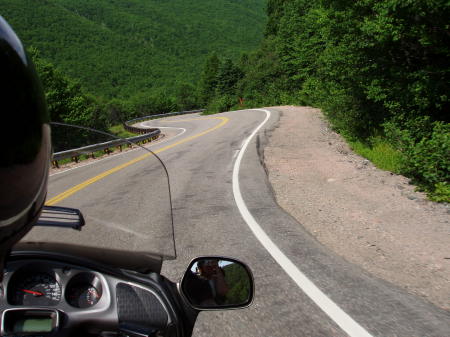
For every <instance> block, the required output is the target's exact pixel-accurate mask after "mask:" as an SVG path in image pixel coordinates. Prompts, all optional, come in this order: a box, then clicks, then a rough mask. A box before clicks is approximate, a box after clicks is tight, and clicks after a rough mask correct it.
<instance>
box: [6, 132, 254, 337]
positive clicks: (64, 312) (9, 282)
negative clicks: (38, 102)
mask: <svg viewBox="0 0 450 337" xmlns="http://www.w3.org/2000/svg"><path fill="white" fill-rule="evenodd" d="M146 137H147V138H146ZM155 137H156V136H155V135H154V134H147V135H142V136H137V137H134V138H132V139H127V140H123V139H118V138H116V137H114V136H112V135H109V134H107V133H104V132H100V131H95V130H92V129H87V128H82V127H75V126H69V125H64V124H53V125H52V139H53V149H54V163H53V165H54V168H53V169H51V172H50V177H49V186H48V196H47V201H46V206H45V207H44V209H43V211H42V214H41V217H40V219H39V221H38V223H37V224H36V225H35V226H34V227H33V228H32V229H31V231H30V232H29V233H28V234H27V235H26V236H25V237H24V238H23V239H22V240H21V241H20V242H19V243H18V244H16V245H15V247H14V248H13V250H12V251H11V253H10V255H9V257H8V259H7V261H6V264H5V269H4V275H3V281H2V282H1V284H0V314H1V317H2V321H1V327H0V328H1V331H0V332H1V335H2V336H80V335H82V336H105V337H106V336H191V335H192V331H193V327H194V324H195V321H196V319H197V316H198V314H199V313H200V312H201V311H204V310H227V309H238V308H246V307H248V306H249V305H251V303H252V300H253V296H254V282H253V277H252V273H251V271H250V269H249V268H248V266H247V265H245V264H244V263H242V262H241V261H239V260H237V259H234V258H229V257H223V256H201V257H196V258H194V259H193V260H192V261H191V263H190V264H189V265H188V267H187V269H186V271H185V273H184V275H183V276H182V277H181V279H180V281H179V282H172V281H170V280H169V279H168V278H166V277H164V276H163V275H161V270H162V265H163V262H164V261H167V260H173V259H176V257H177V254H176V247H175V235H174V232H175V231H174V225H173V215H172V204H171V194H170V193H171V192H170V182H169V176H168V173H167V169H166V167H165V165H164V164H163V162H162V161H161V159H160V158H159V157H158V155H157V153H156V152H157V151H155V152H152V151H151V150H149V148H148V146H147V145H148V143H147V142H149V141H151V142H150V144H152V141H154V138H155ZM133 141H140V142H143V143H145V144H141V145H137V144H136V143H133ZM93 144H94V145H93ZM113 149H114V151H113ZM74 162H75V163H74Z"/></svg>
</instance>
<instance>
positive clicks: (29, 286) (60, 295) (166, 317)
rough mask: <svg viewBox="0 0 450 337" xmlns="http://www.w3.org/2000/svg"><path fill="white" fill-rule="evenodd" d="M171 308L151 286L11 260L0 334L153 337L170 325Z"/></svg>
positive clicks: (44, 262)
mask: <svg viewBox="0 0 450 337" xmlns="http://www.w3.org/2000/svg"><path fill="white" fill-rule="evenodd" d="M169 307H170V304H169V303H168V302H167V299H166V298H165V297H164V296H163V295H162V293H161V291H160V290H159V289H158V285H157V284H155V286H154V287H153V286H151V282H150V283H147V284H145V285H143V284H142V283H140V282H139V283H138V282H131V281H130V279H128V278H126V277H119V276H117V275H111V274H108V273H105V272H102V271H97V270H93V269H90V268H86V267H84V266H80V265H76V264H72V263H65V262H61V261H52V260H48V259H19V260H14V261H10V262H9V263H7V264H6V266H5V269H4V275H3V281H2V283H1V291H0V314H1V317H2V324H1V335H2V336H8V335H14V336H30V335H36V334H38V335H39V336H66V335H67V336H70V335H74V331H75V332H76V333H75V335H77V334H78V335H79V334H80V332H84V333H85V334H92V335H99V334H101V333H103V332H105V331H111V332H112V331H127V332H130V331H139V333H143V335H152V334H153V333H155V332H156V331H165V330H166V329H167V328H168V327H169V326H170V325H171V323H172V318H171V314H170V312H171V311H170V309H169Z"/></svg>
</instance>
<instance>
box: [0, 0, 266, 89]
mask: <svg viewBox="0 0 450 337" xmlns="http://www.w3.org/2000/svg"><path fill="white" fill-rule="evenodd" d="M264 7H265V0H239V1H237V0H215V1H212V0H196V1H195V2H188V1H185V0H169V1H161V0H146V1H145V0H96V1H95V2H94V1H91V0H76V1H74V0H41V1H35V0H0V9H1V12H0V13H1V15H2V16H4V17H5V18H6V19H7V20H8V21H9V22H10V24H11V25H12V26H13V28H14V29H15V30H16V31H17V32H18V34H19V36H20V37H21V38H22V40H23V41H24V43H25V44H26V45H28V46H30V45H32V46H35V47H37V48H38V49H39V50H40V53H41V56H43V57H44V58H47V59H49V60H50V61H52V62H53V63H55V64H56V65H57V66H58V67H59V68H61V69H62V70H63V71H64V72H66V73H67V74H69V75H70V76H72V77H74V78H78V79H80V80H81V82H82V83H83V85H84V86H86V87H87V88H88V90H89V91H92V92H94V93H96V94H100V95H104V96H108V97H114V96H119V97H127V96H129V95H133V94H135V93H136V92H139V91H147V90H148V89H150V88H154V89H155V88H160V87H169V86H171V85H172V84H173V83H175V82H176V81H185V82H193V81H195V80H196V78H197V76H198V74H199V73H200V69H201V67H202V65H203V63H204V61H205V58H206V55H207V54H209V53H210V52H212V51H216V52H217V53H219V54H221V55H225V56H227V57H232V58H236V57H238V56H239V54H240V53H242V52H245V51H249V50H252V49H254V48H256V46H257V45H258V44H259V42H260V40H261V38H262V32H263V29H264V25H265V21H266V18H265V14H264Z"/></svg>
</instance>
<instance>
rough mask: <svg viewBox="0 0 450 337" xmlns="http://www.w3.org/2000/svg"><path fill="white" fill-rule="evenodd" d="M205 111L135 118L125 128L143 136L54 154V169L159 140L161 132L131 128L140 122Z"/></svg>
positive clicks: (151, 129) (124, 124) (125, 124)
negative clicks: (99, 153) (62, 163)
mask: <svg viewBox="0 0 450 337" xmlns="http://www.w3.org/2000/svg"><path fill="white" fill-rule="evenodd" d="M203 111H205V109H201V110H190V111H180V112H169V113H166V114H157V115H150V116H145V117H140V118H135V119H132V120H129V121H127V122H125V123H123V126H124V128H125V129H126V130H127V131H130V132H134V133H140V134H142V135H139V136H135V137H129V138H125V139H114V140H111V141H108V142H103V143H98V144H93V145H88V146H83V147H79V148H76V149H71V150H67V151H60V152H56V153H54V154H53V159H52V163H53V166H54V167H59V164H58V161H59V160H63V159H67V158H71V159H72V161H75V162H78V160H79V157H80V156H81V155H90V156H91V157H92V158H95V156H94V152H97V151H104V152H105V153H106V154H109V153H111V152H112V151H111V148H113V147H119V149H120V151H122V146H124V145H128V146H129V147H131V145H132V143H147V142H151V141H152V140H156V139H158V137H159V135H160V134H161V130H159V129H155V128H138V127H135V126H131V125H130V124H134V123H136V122H139V121H144V120H149V119H155V118H162V117H168V116H176V115H185V114H191V113H197V112H203Z"/></svg>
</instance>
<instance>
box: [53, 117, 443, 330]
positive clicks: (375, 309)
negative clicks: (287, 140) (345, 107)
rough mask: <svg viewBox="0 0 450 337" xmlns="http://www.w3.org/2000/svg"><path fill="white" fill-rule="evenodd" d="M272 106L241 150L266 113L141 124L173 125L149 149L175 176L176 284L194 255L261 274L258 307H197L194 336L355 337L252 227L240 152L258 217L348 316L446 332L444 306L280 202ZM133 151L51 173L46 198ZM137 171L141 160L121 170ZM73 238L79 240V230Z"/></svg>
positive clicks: (380, 326) (387, 326)
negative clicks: (348, 251)
mask: <svg viewBox="0 0 450 337" xmlns="http://www.w3.org/2000/svg"><path fill="white" fill-rule="evenodd" d="M269 110H270V111H271V113H270V118H269V119H268V121H267V123H265V124H264V125H263V126H262V128H261V130H259V132H258V133H257V135H256V136H255V137H254V138H252V139H251V140H250V142H249V143H248V147H247V150H246V151H245V153H242V155H241V156H240V151H241V149H242V146H243V145H244V141H245V140H246V139H247V138H248V137H249V136H250V135H251V134H252V132H253V131H254V130H255V129H256V128H257V127H258V126H259V125H260V124H261V122H263V120H264V119H265V118H266V113H265V112H264V111H261V110H246V111H235V112H228V113H224V114H220V115H216V116H212V117H208V118H205V117H203V116H198V115H187V116H177V117H171V118H168V119H163V120H157V121H150V122H144V124H145V125H151V126H153V127H171V128H174V129H171V130H173V132H168V134H170V137H167V138H166V139H165V140H164V143H160V144H159V143H158V144H154V145H151V148H152V150H154V151H158V150H159V151H160V153H159V156H160V157H161V159H162V160H163V161H164V163H165V164H166V166H167V169H168V172H169V175H170V179H171V190H172V200H173V210H174V223H175V240H176V245H177V252H178V258H177V259H176V260H174V261H168V262H166V263H165V264H164V266H163V274H164V275H166V276H168V277H169V278H171V279H172V280H178V279H180V277H181V275H182V273H183V272H184V270H185V267H186V266H187V265H188V263H189V261H190V260H191V259H192V258H193V257H195V256H198V255H211V254H213V255H227V256H233V257H236V258H238V259H241V260H243V261H246V262H247V263H248V264H249V265H250V267H251V268H252V270H253V272H254V276H255V282H256V298H255V301H254V304H253V306H252V307H250V308H248V309H245V310H236V311H227V312H204V313H201V314H200V315H199V319H198V323H197V325H196V328H195V330H194V336H347V335H352V336H356V335H357V334H352V332H351V331H347V332H345V331H346V330H345V328H344V329H343V328H342V326H340V325H339V322H338V323H336V318H335V317H330V314H329V313H328V314H327V313H325V312H324V310H322V309H321V308H320V307H319V306H318V305H317V304H316V303H315V302H314V301H313V300H312V299H311V298H310V297H309V296H308V295H307V294H305V292H304V291H303V290H301V288H299V286H298V285H297V284H296V282H295V281H294V280H293V279H292V278H290V277H289V276H288V274H286V272H285V270H284V269H283V268H282V267H281V266H280V265H279V264H278V262H277V261H276V260H275V259H274V258H273V256H272V255H271V254H270V253H269V252H268V251H267V250H266V248H264V247H263V246H262V245H261V243H260V242H259V241H258V239H257V238H256V237H255V236H254V234H253V232H252V231H251V229H250V228H249V227H248V224H247V222H246V221H245V219H244V218H243V217H242V215H241V212H240V211H239V209H238V207H237V205H236V201H235V195H234V193H233V179H232V177H233V168H234V167H235V163H236V160H237V158H238V157H239V156H240V157H241V158H240V167H239V183H240V184H239V185H240V192H241V195H242V199H243V201H244V202H245V204H246V207H247V208H248V210H249V212H250V213H251V215H252V216H253V218H254V220H255V221H256V222H257V223H258V225H259V226H261V229H262V230H263V231H264V232H265V233H266V234H267V235H268V237H270V239H271V240H272V241H273V243H274V244H275V245H276V246H277V247H278V248H279V249H280V251H281V252H283V254H285V256H286V257H287V258H289V260H290V261H291V262H292V263H293V264H294V265H295V266H296V268H298V269H299V270H300V271H301V272H302V273H303V274H304V275H305V276H306V277H307V278H308V279H309V280H310V281H311V282H312V283H313V284H314V285H315V286H317V288H318V289H320V291H321V292H323V293H324V294H325V295H326V296H327V298H329V299H330V301H332V302H333V303H335V304H336V305H337V307H338V308H339V309H340V310H342V311H343V312H344V313H346V314H348V316H349V317H351V319H352V320H354V321H355V322H356V323H357V324H358V325H359V326H360V327H361V328H362V329H363V330H361V331H366V332H367V333H368V335H371V336H436V337H437V336H440V337H443V336H444V337H445V336H450V314H449V313H448V312H446V311H443V310H440V309H438V308H436V307H435V306H433V305H432V304H430V303H428V302H426V301H424V300H423V299H421V298H417V297H415V296H412V295H409V294H407V293H406V292H404V291H403V290H402V289H400V288H398V287H395V286H393V285H391V284H389V283H387V282H385V281H382V280H380V279H377V278H374V277H373V276H371V275H370V274H368V273H367V272H365V271H363V270H362V269H360V268H359V267H357V266H354V265H352V264H349V263H348V262H346V261H345V260H343V259H342V258H340V257H338V256H336V255H335V254H333V252H331V251H329V250H328V249H326V248H325V247H323V246H322V245H321V244H320V243H318V242H317V241H316V240H315V239H314V238H313V237H312V236H311V235H309V233H308V232H306V231H305V230H304V228H303V227H302V226H301V224H299V223H298V222H297V221H296V220H295V219H293V218H292V217H291V216H290V215H289V214H287V213H286V212H284V211H283V210H282V209H281V208H280V207H279V206H278V205H277V204H276V202H275V200H274V197H273V194H272V190H271V187H270V184H269V183H268V181H267V177H266V174H265V171H264V166H263V165H262V148H263V146H264V144H265V142H266V140H267V137H266V134H267V133H268V132H270V130H271V129H273V128H274V127H275V126H276V124H277V121H278V119H279V112H278V111H277V110H275V109H269ZM215 117H220V118H221V119H217V118H215ZM225 120H226V122H225ZM219 124H220V127H218V125H219ZM175 128H178V129H175ZM177 130H178V131H177ZM182 130H185V131H182ZM163 131H164V129H163ZM167 131H169V129H167ZM163 149H164V150H163ZM161 150H163V151H161ZM132 156H133V155H132V154H124V155H121V156H116V157H111V158H110V159H108V160H104V161H99V162H98V163H94V164H92V165H89V166H86V167H82V168H79V169H74V170H71V171H68V172H65V173H62V174H58V175H55V176H52V177H51V178H50V185H49V197H50V198H52V197H54V196H56V195H58V194H59V193H61V192H63V191H64V190H66V189H68V188H70V187H71V186H69V185H68V184H67V183H65V182H64V181H66V180H67V179H62V178H63V177H65V178H67V176H70V178H71V179H70V185H76V184H79V183H81V182H83V181H85V180H86V179H89V178H91V177H93V176H95V175H98V174H100V173H101V172H103V171H105V169H107V168H109V167H111V166H112V165H119V164H121V163H123V162H126V161H127V160H130V157H132ZM138 169H139V165H131V166H130V167H127V168H124V170H138ZM105 182H106V180H105ZM101 183H102V182H101V181H98V182H96V184H101ZM109 183H110V182H109ZM128 192H130V193H131V192H132V191H128ZM77 195H78V197H79V198H80V199H83V200H84V201H85V202H86V198H87V200H89V199H88V198H89V197H90V195H89V194H87V193H85V194H83V190H80V191H78V192H77ZM74 198H75V196H74ZM130 226H131V227H132V224H130ZM71 235H73V236H74V239H75V240H76V233H74V234H71ZM111 239H118V240H120V238H111Z"/></svg>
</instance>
